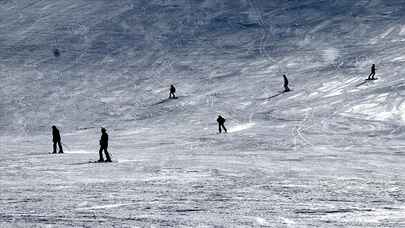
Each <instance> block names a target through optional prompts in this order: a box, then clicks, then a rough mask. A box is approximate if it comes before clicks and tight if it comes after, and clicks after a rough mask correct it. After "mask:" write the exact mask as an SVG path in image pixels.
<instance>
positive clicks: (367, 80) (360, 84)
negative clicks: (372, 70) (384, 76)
mask: <svg viewBox="0 0 405 228" xmlns="http://www.w3.org/2000/svg"><path fill="white" fill-rule="evenodd" d="M375 80H377V78H375V79H365V80H364V81H363V82H361V83H359V84H357V85H356V87H360V86H362V85H364V84H366V83H367V82H372V81H375Z"/></svg>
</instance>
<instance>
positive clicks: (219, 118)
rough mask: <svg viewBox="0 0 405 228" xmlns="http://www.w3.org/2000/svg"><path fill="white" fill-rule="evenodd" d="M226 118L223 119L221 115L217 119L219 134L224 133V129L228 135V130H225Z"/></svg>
mask: <svg viewBox="0 0 405 228" xmlns="http://www.w3.org/2000/svg"><path fill="white" fill-rule="evenodd" d="M225 121H226V120H225V118H224V117H222V116H221V115H218V118H217V122H218V130H219V134H221V133H222V129H224V131H225V133H227V130H226V128H225V125H224V124H225Z"/></svg>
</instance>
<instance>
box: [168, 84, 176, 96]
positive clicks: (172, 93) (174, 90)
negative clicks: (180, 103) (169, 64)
mask: <svg viewBox="0 0 405 228" xmlns="http://www.w3.org/2000/svg"><path fill="white" fill-rule="evenodd" d="M175 93H176V88H175V87H174V86H173V85H170V93H169V99H170V98H173V99H176V94H175Z"/></svg>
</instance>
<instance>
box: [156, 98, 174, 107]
mask: <svg viewBox="0 0 405 228" xmlns="http://www.w3.org/2000/svg"><path fill="white" fill-rule="evenodd" d="M179 98H180V97H175V98H166V99H163V100H161V101H158V102H156V103H153V104H152V106H155V105H160V104H164V103H166V102H169V101H171V100H177V99H179Z"/></svg>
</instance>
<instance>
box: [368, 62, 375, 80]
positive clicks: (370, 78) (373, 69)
mask: <svg viewBox="0 0 405 228" xmlns="http://www.w3.org/2000/svg"><path fill="white" fill-rule="evenodd" d="M374 76H375V64H373V65H372V66H371V73H370V75H369V76H368V80H375V77H374Z"/></svg>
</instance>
